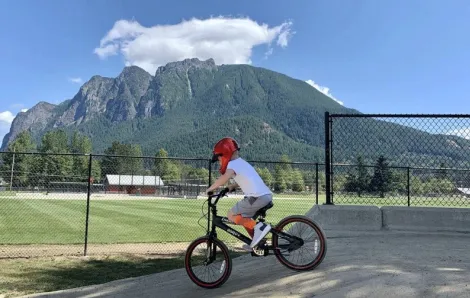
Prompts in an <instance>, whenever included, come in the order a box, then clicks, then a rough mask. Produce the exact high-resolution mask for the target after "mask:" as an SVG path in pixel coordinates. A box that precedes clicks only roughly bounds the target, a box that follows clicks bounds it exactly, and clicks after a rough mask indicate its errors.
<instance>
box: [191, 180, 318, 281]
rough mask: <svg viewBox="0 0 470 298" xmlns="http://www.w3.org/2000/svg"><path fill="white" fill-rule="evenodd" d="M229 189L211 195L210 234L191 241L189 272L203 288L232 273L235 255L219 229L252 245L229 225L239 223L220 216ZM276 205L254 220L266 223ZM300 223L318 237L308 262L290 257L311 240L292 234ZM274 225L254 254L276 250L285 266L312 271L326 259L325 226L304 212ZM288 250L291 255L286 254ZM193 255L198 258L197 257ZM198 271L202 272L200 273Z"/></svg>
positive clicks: (308, 253)
mask: <svg viewBox="0 0 470 298" xmlns="http://www.w3.org/2000/svg"><path fill="white" fill-rule="evenodd" d="M227 192H228V190H227V189H224V190H222V191H221V192H220V193H219V194H216V195H214V193H213V192H211V193H209V194H208V199H207V202H208V212H207V215H208V216H207V234H206V235H205V236H201V237H199V238H197V239H195V240H194V241H193V242H191V243H190V244H189V246H188V248H187V250H186V255H185V259H184V265H185V268H186V273H187V274H188V276H189V278H190V279H191V281H192V282H194V283H195V284H196V285H198V286H200V287H202V288H207V289H212V288H217V287H220V286H221V285H222V284H224V283H225V282H226V281H227V279H228V278H229V276H230V274H231V273H232V258H231V256H230V253H229V250H228V248H227V246H226V245H225V244H224V243H223V242H222V241H221V240H220V239H218V238H217V231H216V228H220V229H222V230H224V231H226V232H227V233H229V234H231V235H232V236H234V237H236V238H237V239H239V240H241V241H243V242H244V243H246V244H248V245H250V244H251V239H250V238H248V237H246V236H245V235H243V234H241V233H240V232H238V231H236V230H234V229H233V228H231V227H230V226H229V225H236V224H235V223H233V222H231V221H230V220H229V219H228V218H227V217H224V216H218V215H217V202H218V201H219V199H220V198H222V197H224V196H225V195H226V194H227ZM213 198H216V200H215V202H214V203H212V199H213ZM204 204H205V202H204ZM273 206H274V204H273V203H272V202H271V203H270V204H268V205H267V206H265V207H263V208H261V209H259V210H258V211H257V212H256V214H255V215H254V216H253V217H252V218H253V219H254V220H256V219H258V221H259V222H264V221H265V217H266V211H267V210H268V209H270V208H272V207H273ZM203 208H204V205H203ZM211 213H212V218H213V220H212V225H211V224H210V222H211V216H210V215H211ZM203 216H205V215H203ZM201 219H202V217H201ZM289 224H293V227H292V228H290V229H287V230H286V231H283V230H284V229H286V226H288V225H289ZM300 225H306V227H307V228H311V229H313V232H311V233H305V232H304V229H305V228H300V234H305V235H310V234H312V233H313V234H314V236H316V237H314V240H313V243H314V245H313V248H312V249H311V250H310V249H309V250H308V251H307V255H308V256H310V259H307V261H306V263H303V264H295V263H294V262H293V261H291V260H289V259H288V257H290V255H291V253H295V252H299V251H302V250H304V249H305V247H304V245H306V243H308V241H305V240H303V239H302V238H300V237H299V236H296V235H293V234H294V233H291V232H292V231H293V230H299V227H300ZM271 226H272V228H271V230H270V231H269V233H268V234H267V235H266V236H265V238H263V239H262V240H261V241H260V242H259V243H258V244H257V245H256V246H255V247H254V248H253V249H252V251H251V255H252V256H254V257H261V256H268V255H269V252H270V251H272V252H274V255H275V256H276V258H277V260H278V261H279V262H280V263H281V264H282V265H284V266H286V267H287V268H289V269H292V270H295V271H306V270H312V269H314V268H315V267H317V266H318V265H319V264H320V263H321V262H322V261H323V259H324V258H325V255H326V251H327V239H326V236H325V233H324V232H323V230H322V228H321V227H320V226H319V225H318V224H317V223H316V222H315V221H313V220H311V219H310V218H308V217H306V216H303V215H291V216H287V217H285V218H283V219H281V220H280V221H279V223H277V224H276V225H275V226H273V225H271ZM268 235H271V236H272V238H271V244H268V242H267V239H266V237H267V236H268ZM282 241H285V243H281V242H282ZM198 245H203V247H204V248H203V249H202V252H201V253H200V254H197V253H196V247H197V246H198ZM312 252H313V256H312ZM284 253H287V254H286V255H285V254H284ZM216 255H217V257H216ZM192 258H194V260H193V259H192ZM307 258H309V257H307ZM297 259H299V258H297ZM198 262H199V264H198ZM211 265H214V268H209V267H210V266H211ZM204 270H206V272H203V271H204ZM207 271H208V272H207ZM198 273H201V274H200V275H199V274H198ZM216 275H218V276H219V277H217V276H216ZM212 276H214V277H215V279H214V280H207V278H210V277H212Z"/></svg>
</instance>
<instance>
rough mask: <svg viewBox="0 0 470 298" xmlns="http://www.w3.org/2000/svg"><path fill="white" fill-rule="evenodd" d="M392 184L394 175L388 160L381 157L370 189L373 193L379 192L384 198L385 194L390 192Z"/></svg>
mask: <svg viewBox="0 0 470 298" xmlns="http://www.w3.org/2000/svg"><path fill="white" fill-rule="evenodd" d="M391 182H392V173H391V171H390V169H389V165H388V162H387V159H386V158H385V157H384V156H383V155H381V156H380V157H379V158H378V159H377V163H376V166H375V169H374V175H373V176H372V179H371V182H370V189H371V191H373V192H379V193H380V197H381V198H384V197H385V193H387V192H388V191H390V186H391Z"/></svg>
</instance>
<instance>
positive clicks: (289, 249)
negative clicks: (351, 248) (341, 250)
mask: <svg viewBox="0 0 470 298" xmlns="http://www.w3.org/2000/svg"><path fill="white" fill-rule="evenodd" d="M289 226H291V227H290V228H289ZM274 229H275V230H276V231H277V232H278V233H279V234H277V233H273V235H272V245H273V248H274V255H275V256H276V258H277V259H278V260H279V262H280V263H281V264H282V265H284V266H286V267H287V268H289V269H292V270H296V271H306V270H312V269H314V268H315V267H317V266H318V265H320V263H321V262H322V261H323V259H324V258H325V255H326V251H327V240H326V236H325V233H324V232H323V230H322V228H321V227H320V226H319V225H318V224H317V223H316V222H314V221H313V220H311V219H310V218H308V217H306V216H302V215H293V216H288V217H286V218H284V219H282V220H281V221H280V222H279V223H278V224H277V225H276V227H275V228H274ZM307 229H310V230H311V231H306V230H307ZM283 233H284V234H287V235H285V236H283V235H282V234H283ZM288 236H295V237H298V238H301V240H300V244H298V245H297V244H296V243H295V241H291V240H289V238H290V237H288ZM302 236H308V239H307V240H305V239H302V238H303V237H302ZM312 236H313V237H312ZM310 238H312V241H310ZM310 242H312V243H313V247H312V248H306V245H307V244H310ZM300 252H306V255H307V256H306V262H301V263H300V264H299V263H296V262H294V260H298V259H299V257H295V255H298V253H300ZM312 253H313V254H312ZM291 257H292V258H291ZM302 260H304V258H302Z"/></svg>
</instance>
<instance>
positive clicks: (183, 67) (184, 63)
mask: <svg viewBox="0 0 470 298" xmlns="http://www.w3.org/2000/svg"><path fill="white" fill-rule="evenodd" d="M190 68H196V69H208V70H211V69H216V68H217V65H216V64H215V61H214V59H212V58H209V59H207V60H199V59H198V58H187V59H184V60H181V61H175V62H170V63H167V64H166V65H165V66H160V67H159V68H158V69H157V72H156V74H160V73H163V72H165V71H169V70H176V71H187V70H188V69H190Z"/></svg>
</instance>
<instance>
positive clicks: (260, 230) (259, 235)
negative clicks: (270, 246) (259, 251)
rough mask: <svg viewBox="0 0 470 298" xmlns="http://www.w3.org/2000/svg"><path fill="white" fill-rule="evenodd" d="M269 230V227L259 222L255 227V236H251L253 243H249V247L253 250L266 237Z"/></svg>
mask: <svg viewBox="0 0 470 298" xmlns="http://www.w3.org/2000/svg"><path fill="white" fill-rule="evenodd" d="M270 230H271V226H270V225H268V224H265V223H264V222H259V223H258V224H257V225H256V226H255V235H254V236H253V241H251V244H250V247H251V248H253V247H255V246H256V244H258V242H260V241H261V239H263V238H264V236H266V234H267V233H268V232H269V231H270Z"/></svg>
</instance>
